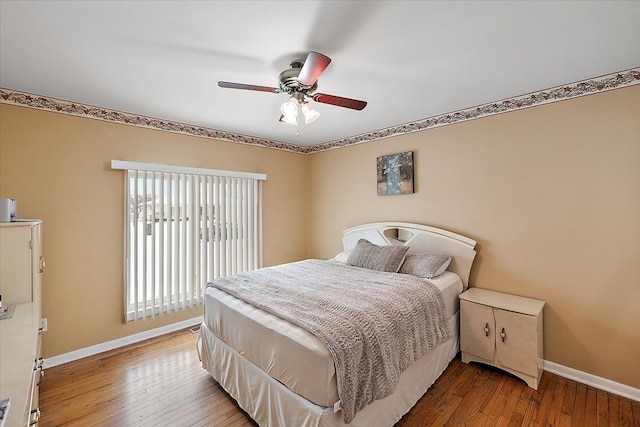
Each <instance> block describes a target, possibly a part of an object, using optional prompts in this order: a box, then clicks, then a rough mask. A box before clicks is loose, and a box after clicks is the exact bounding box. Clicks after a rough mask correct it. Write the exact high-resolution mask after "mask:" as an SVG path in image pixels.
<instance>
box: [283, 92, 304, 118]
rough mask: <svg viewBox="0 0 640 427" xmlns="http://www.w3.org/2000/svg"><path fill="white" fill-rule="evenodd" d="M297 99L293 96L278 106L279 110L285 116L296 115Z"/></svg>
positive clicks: (294, 116)
mask: <svg viewBox="0 0 640 427" xmlns="http://www.w3.org/2000/svg"><path fill="white" fill-rule="evenodd" d="M298 104H299V103H298V100H297V99H296V98H294V97H293V96H292V97H291V98H289V100H288V101H287V102H285V103H283V104H282V105H281V106H280V112H281V113H282V115H283V116H285V117H293V118H294V119H295V118H296V117H298Z"/></svg>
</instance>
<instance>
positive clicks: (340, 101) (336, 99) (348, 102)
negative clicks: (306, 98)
mask: <svg viewBox="0 0 640 427" xmlns="http://www.w3.org/2000/svg"><path fill="white" fill-rule="evenodd" d="M311 98H313V100H314V101H316V102H321V103H323V104H331V105H337V106H338V107H345V108H351V109H352V110H358V111H360V110H362V109H363V108H364V107H366V106H367V102H366V101H358V100H357V99H351V98H343V97H341V96H335V95H327V94H326V93H316V94H314V95H311Z"/></svg>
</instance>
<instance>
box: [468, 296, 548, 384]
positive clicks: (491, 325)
mask: <svg viewBox="0 0 640 427" xmlns="http://www.w3.org/2000/svg"><path fill="white" fill-rule="evenodd" d="M544 304H545V302H544V301H540V300H536V299H531V298H525V297H520V296H515V295H509V294H504V293H501V292H494V291H488V290H485V289H478V288H470V289H469V290H467V291H466V292H464V293H463V294H461V295H460V349H461V350H462V361H463V362H465V363H469V362H480V363H485V364H487V365H491V366H495V367H497V368H500V369H502V370H504V371H507V372H509V373H511V374H513V375H515V376H517V377H519V378H522V379H523V380H524V381H525V382H526V383H527V384H528V385H529V387H531V388H533V389H536V390H537V389H538V384H540V377H542V360H543V355H544V354H543V342H542V341H543V340H542V338H543V337H542V325H543V323H542V308H543V307H544Z"/></svg>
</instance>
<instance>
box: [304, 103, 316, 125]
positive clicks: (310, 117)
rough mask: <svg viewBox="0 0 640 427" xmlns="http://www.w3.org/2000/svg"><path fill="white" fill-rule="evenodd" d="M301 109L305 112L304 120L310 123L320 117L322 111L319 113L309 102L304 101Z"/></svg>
mask: <svg viewBox="0 0 640 427" xmlns="http://www.w3.org/2000/svg"><path fill="white" fill-rule="evenodd" d="M300 109H301V110H302V114H304V122H305V123H306V124H309V123H311V122H313V121H314V120H315V119H317V118H318V117H320V113H318V112H317V111H316V110H315V108H313V107H312V106H311V104H309V103H308V102H303V103H302V107H300Z"/></svg>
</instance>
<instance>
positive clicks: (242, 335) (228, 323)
mask: <svg viewBox="0 0 640 427" xmlns="http://www.w3.org/2000/svg"><path fill="white" fill-rule="evenodd" d="M425 280H426V279H425ZM430 282H431V283H433V284H434V285H435V286H436V287H437V288H438V289H440V291H441V292H442V294H443V297H444V301H445V306H446V311H447V314H448V315H449V317H450V319H451V318H453V317H455V316H457V312H458V306H459V301H458V295H459V294H460V292H462V289H463V284H462V281H461V280H460V278H459V277H458V275H456V274H455V273H452V272H448V271H447V272H445V273H444V274H442V275H440V276H438V277H436V278H434V279H430ZM204 300H205V310H204V312H205V318H204V323H205V325H206V326H207V329H208V330H209V331H210V332H211V333H212V334H214V335H215V336H217V337H218V338H220V339H221V340H222V341H224V342H225V343H226V344H227V345H229V346H230V347H231V348H233V349H234V350H235V351H236V352H237V353H238V354H240V355H241V356H243V357H244V358H245V359H246V360H248V361H249V362H251V363H253V364H254V365H256V366H257V367H259V368H260V369H262V370H263V371H264V372H266V373H267V374H268V375H270V376H271V377H272V378H274V379H276V380H277V381H279V382H281V383H283V384H284V385H286V386H287V387H288V388H289V389H290V390H292V391H293V392H294V393H296V394H298V395H300V396H303V397H304V398H306V399H308V400H309V401H310V402H312V403H314V404H316V405H319V406H330V407H331V406H333V405H334V404H335V403H336V402H338V400H339V397H338V391H337V384H336V374H335V369H334V363H333V358H332V357H331V354H330V353H329V351H328V350H327V348H326V347H325V345H324V344H323V343H322V342H321V341H320V340H319V339H318V338H316V337H315V336H314V335H313V334H311V333H310V332H308V331H306V330H304V329H302V328H300V327H298V326H295V325H293V324H291V323H290V322H288V321H286V320H283V319H281V318H279V317H277V316H274V315H272V314H269V313H266V312H265V311H263V310H260V309H258V308H255V307H253V306H252V305H250V304H247V303H245V302H243V301H241V300H238V299H236V298H234V297H232V296H231V295H229V294H227V293H225V292H223V291H220V290H218V289H215V288H212V287H208V288H207V289H206V291H205V295H204ZM450 323H451V322H450ZM456 331H457V330H456ZM455 335H456V340H457V332H455Z"/></svg>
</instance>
